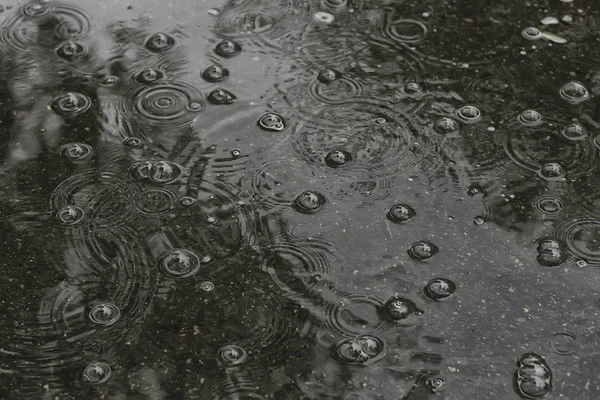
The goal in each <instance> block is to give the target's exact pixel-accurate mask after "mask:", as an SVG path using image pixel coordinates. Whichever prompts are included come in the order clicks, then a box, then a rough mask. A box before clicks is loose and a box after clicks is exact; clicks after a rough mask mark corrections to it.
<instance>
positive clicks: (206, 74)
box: [202, 65, 229, 83]
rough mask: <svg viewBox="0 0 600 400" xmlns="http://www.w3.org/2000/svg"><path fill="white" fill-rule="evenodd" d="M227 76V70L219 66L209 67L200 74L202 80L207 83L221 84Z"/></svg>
mask: <svg viewBox="0 0 600 400" xmlns="http://www.w3.org/2000/svg"><path fill="white" fill-rule="evenodd" d="M228 76H229V70H228V69H227V68H225V67H221V66H219V65H211V66H210V67H208V68H206V69H205V70H204V71H203V72H202V78H204V80H205V81H208V82H212V83H215V82H221V81H223V80H225V79H226V78H227V77H228Z"/></svg>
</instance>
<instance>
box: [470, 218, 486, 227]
mask: <svg viewBox="0 0 600 400" xmlns="http://www.w3.org/2000/svg"><path fill="white" fill-rule="evenodd" d="M473 223H474V224H475V225H483V224H484V223H485V219H483V218H482V217H475V218H473Z"/></svg>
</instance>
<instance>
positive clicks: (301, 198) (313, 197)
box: [292, 190, 326, 214]
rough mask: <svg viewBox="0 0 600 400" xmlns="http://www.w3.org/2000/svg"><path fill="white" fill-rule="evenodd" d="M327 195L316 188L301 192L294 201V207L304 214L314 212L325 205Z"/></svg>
mask: <svg viewBox="0 0 600 400" xmlns="http://www.w3.org/2000/svg"><path fill="white" fill-rule="evenodd" d="M325 202H326V200H325V196H323V195H322V194H321V193H318V192H315V191H314V190H306V191H304V192H302V193H300V194H299V195H298V196H296V198H295V199H294V201H293V202H292V208H293V209H294V210H296V211H298V212H299V213H302V214H312V213H314V212H317V211H318V210H319V209H321V208H322V207H323V206H324V205H325Z"/></svg>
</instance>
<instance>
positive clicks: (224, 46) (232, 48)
mask: <svg viewBox="0 0 600 400" xmlns="http://www.w3.org/2000/svg"><path fill="white" fill-rule="evenodd" d="M241 52H242V46H240V45H239V44H238V43H237V42H234V41H233V40H227V39H226V40H223V41H222V42H220V43H219V44H217V46H216V47H215V54H217V55H218V56H221V57H223V58H232V57H235V56H237V55H238V54H240V53H241Z"/></svg>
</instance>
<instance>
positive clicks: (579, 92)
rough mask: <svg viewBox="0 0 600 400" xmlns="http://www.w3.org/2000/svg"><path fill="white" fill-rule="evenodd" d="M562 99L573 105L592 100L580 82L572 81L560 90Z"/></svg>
mask: <svg viewBox="0 0 600 400" xmlns="http://www.w3.org/2000/svg"><path fill="white" fill-rule="evenodd" d="M560 97H562V98H563V99H565V100H566V101H567V102H569V103H571V104H579V103H581V102H583V101H586V100H587V99H589V98H590V94H589V92H588V90H587V89H586V88H585V86H583V85H582V84H581V83H579V82H575V81H571V82H567V83H565V84H564V85H563V86H562V87H561V88H560Z"/></svg>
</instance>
